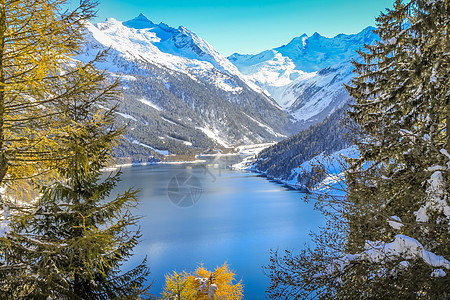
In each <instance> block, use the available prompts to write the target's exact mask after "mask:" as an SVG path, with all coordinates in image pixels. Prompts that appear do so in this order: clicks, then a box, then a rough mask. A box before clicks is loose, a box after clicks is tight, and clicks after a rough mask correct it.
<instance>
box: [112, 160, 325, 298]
mask: <svg viewBox="0 0 450 300" xmlns="http://www.w3.org/2000/svg"><path fill="white" fill-rule="evenodd" d="M233 159H234V160H236V159H238V158H236V157H234V158H231V157H227V158H226V160H224V159H223V158H222V159H215V160H210V161H209V162H208V164H207V165H206V164H204V163H199V164H180V165H150V166H136V167H130V168H124V169H123V170H122V171H123V174H122V176H121V178H122V181H121V182H120V183H119V186H118V188H117V190H116V191H120V190H125V189H128V188H130V187H135V188H137V189H140V190H141V191H140V193H139V199H140V206H139V208H138V209H137V213H138V214H140V215H142V216H143V218H142V219H141V220H140V222H139V224H140V226H141V231H142V234H143V236H142V240H141V243H140V244H139V245H138V246H137V247H136V248H135V255H134V256H133V258H132V259H131V260H130V262H129V264H127V265H126V266H125V268H126V267H127V266H129V265H135V264H137V263H138V262H140V261H141V260H142V259H143V258H144V257H145V256H147V257H148V261H149V265H150V269H151V275H150V278H149V280H151V281H153V282H154V284H153V287H152V290H151V291H152V292H153V293H154V294H157V295H159V294H160V292H161V289H162V286H163V284H164V275H165V274H167V273H170V272H172V271H173V270H177V271H182V270H186V271H188V272H191V271H194V269H195V268H196V267H197V266H198V265H199V264H200V263H203V264H204V265H205V267H207V268H208V269H214V268H215V267H216V266H218V265H221V264H223V263H224V262H225V261H227V262H228V263H229V264H230V265H231V268H232V269H233V270H234V271H235V272H236V274H237V278H238V279H241V278H242V280H243V284H244V295H245V299H264V291H265V290H266V288H267V286H268V284H269V280H268V278H267V277H266V276H265V275H264V273H263V270H262V266H263V265H266V264H268V262H269V251H270V249H280V250H284V249H290V250H300V249H302V248H303V247H304V245H305V243H308V242H310V239H309V235H308V234H309V232H310V231H312V230H313V231H314V230H316V229H317V227H318V226H320V225H322V224H323V222H324V221H323V217H322V216H321V215H320V213H319V212H317V211H314V210H313V204H312V203H305V202H304V201H303V199H304V195H303V194H301V193H298V192H296V191H293V190H289V189H287V188H285V187H283V186H281V185H279V184H276V183H273V182H270V181H268V180H266V179H265V178H263V177H260V176H258V175H257V174H252V173H246V172H240V171H232V170H229V169H226V168H224V167H225V166H226V165H227V164H230V163H233V162H234V161H233ZM206 166H207V167H206ZM189 176H190V177H189Z"/></svg>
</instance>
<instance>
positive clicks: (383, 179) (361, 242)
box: [266, 0, 450, 299]
mask: <svg viewBox="0 0 450 300" xmlns="http://www.w3.org/2000/svg"><path fill="white" fill-rule="evenodd" d="M449 25H450V1H448V0H410V1H400V0H397V1H395V4H394V8H393V9H391V10H387V11H386V12H385V13H382V14H381V15H380V16H379V17H378V18H377V29H376V33H377V34H378V35H379V37H380V41H379V42H377V43H376V44H375V45H373V46H366V47H365V50H363V51H360V55H361V57H362V59H363V62H354V65H355V70H356V74H357V76H356V78H355V79H354V80H353V82H352V86H350V87H348V90H349V92H350V94H351V95H352V96H353V98H354V99H355V100H356V104H355V105H354V106H353V108H352V111H351V112H350V117H351V118H352V119H353V120H354V121H355V123H356V124H357V125H358V126H359V128H360V136H359V139H357V140H356V141H355V143H356V144H357V146H358V148H359V151H360V158H359V159H356V160H348V162H349V168H348V170H347V172H346V174H347V176H346V181H347V185H348V190H347V197H346V199H345V200H344V201H334V202H333V201H331V202H332V204H333V208H336V207H337V208H338V209H337V210H335V212H334V213H330V214H329V223H328V225H327V226H326V227H325V228H323V229H322V232H321V233H320V234H319V235H316V236H315V237H316V245H317V246H316V248H315V249H311V250H309V249H308V250H305V251H303V252H302V253H301V254H300V255H294V254H292V253H290V252H286V253H285V255H284V256H280V254H279V253H275V254H274V255H273V256H272V258H271V264H270V265H269V266H268V267H267V268H266V270H267V273H268V275H269V276H270V277H271V281H272V285H271V287H270V288H269V292H268V295H269V296H270V297H271V298H272V299H279V298H286V297H287V298H318V299H361V298H363V299H448V298H450V291H449V288H448V287H449V286H450V274H449V273H450V206H449V201H450V199H449V193H450V177H449V175H450V172H449V171H450V170H449V168H450V155H449V154H448V153H449V152H448V150H449V143H450V139H449V137H450V133H449V130H448V129H449V116H450V114H449V113H450V82H449V78H450V51H449V50H450V39H449V36H450V35H449Z"/></svg>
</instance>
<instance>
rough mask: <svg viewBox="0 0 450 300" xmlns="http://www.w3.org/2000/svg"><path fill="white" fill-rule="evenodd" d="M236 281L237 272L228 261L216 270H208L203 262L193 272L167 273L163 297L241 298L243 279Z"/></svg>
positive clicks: (186, 299) (207, 299) (229, 299)
mask: <svg viewBox="0 0 450 300" xmlns="http://www.w3.org/2000/svg"><path fill="white" fill-rule="evenodd" d="M235 281H236V274H235V273H234V272H233V271H232V270H230V268H229V266H228V265H227V264H226V263H224V264H223V265H222V266H219V267H217V268H216V269H215V270H214V272H211V271H208V270H207V269H206V268H205V267H204V266H203V264H202V265H200V266H199V267H198V268H197V269H196V270H195V272H194V273H192V274H191V273H187V272H186V271H183V272H182V273H180V274H178V273H177V272H175V271H174V272H173V274H172V275H166V286H165V288H164V291H163V294H162V298H163V299H180V300H181V299H185V300H188V299H199V300H209V299H217V300H218V299H222V300H239V299H242V297H243V286H242V281H239V282H237V283H235Z"/></svg>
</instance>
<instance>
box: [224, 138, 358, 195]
mask: <svg viewBox="0 0 450 300" xmlns="http://www.w3.org/2000/svg"><path fill="white" fill-rule="evenodd" d="M261 150H262V149H261ZM258 153H259V152H258ZM254 154H257V153H254ZM358 156H359V152H358V150H357V148H356V146H352V147H349V148H346V149H342V150H339V151H336V152H334V153H332V154H330V155H326V154H324V153H322V154H319V155H317V156H315V157H314V158H312V159H310V160H308V161H305V162H303V163H302V164H301V165H300V166H299V167H298V168H295V169H292V170H291V176H289V180H285V179H281V178H273V179H274V180H277V181H278V182H280V183H283V184H285V185H287V186H289V187H292V188H294V189H300V190H306V187H304V186H302V185H299V184H298V181H299V180H298V179H299V177H301V176H302V174H305V173H309V172H311V171H312V169H313V168H317V167H319V166H320V167H321V168H323V170H324V171H325V175H326V177H325V178H324V180H323V181H321V182H320V183H318V184H316V185H315V186H314V187H313V188H312V189H310V190H309V191H310V192H313V193H318V194H323V193H327V194H328V195H333V196H342V195H343V194H344V190H345V180H344V179H345V178H344V173H343V171H344V170H343V166H344V160H343V157H349V158H356V157H358ZM255 157H256V156H255V155H251V156H247V157H246V158H245V159H244V160H243V161H241V162H240V163H237V164H235V165H233V166H232V168H233V169H235V170H245V171H251V172H256V173H262V172H261V171H260V170H258V168H257V166H255Z"/></svg>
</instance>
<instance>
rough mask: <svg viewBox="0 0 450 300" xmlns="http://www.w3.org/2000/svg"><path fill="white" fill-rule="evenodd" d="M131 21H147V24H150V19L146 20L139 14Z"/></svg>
mask: <svg viewBox="0 0 450 300" xmlns="http://www.w3.org/2000/svg"><path fill="white" fill-rule="evenodd" d="M133 20H136V21H138V20H139V21H149V22H151V21H150V19H149V18H147V17H146V16H145V15H144V14H143V13H140V14H139V16H137V17H136V18H134V19H133Z"/></svg>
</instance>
